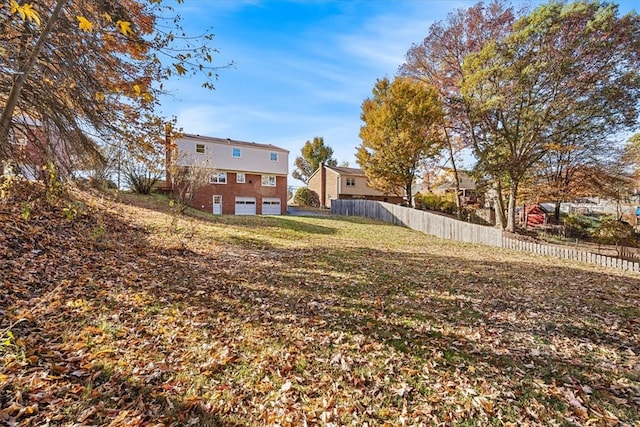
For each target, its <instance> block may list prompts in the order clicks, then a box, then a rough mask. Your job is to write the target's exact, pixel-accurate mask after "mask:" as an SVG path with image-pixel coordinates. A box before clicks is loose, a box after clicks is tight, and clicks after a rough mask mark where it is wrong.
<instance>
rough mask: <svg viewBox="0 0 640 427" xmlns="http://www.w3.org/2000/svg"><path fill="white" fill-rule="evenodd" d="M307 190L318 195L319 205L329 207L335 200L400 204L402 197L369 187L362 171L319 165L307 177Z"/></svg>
mask: <svg viewBox="0 0 640 427" xmlns="http://www.w3.org/2000/svg"><path fill="white" fill-rule="evenodd" d="M308 186H309V189H310V190H312V191H315V192H316V193H318V196H319V197H320V205H321V206H322V207H327V208H329V207H331V200H335V199H366V200H378V201H382V202H389V203H397V204H399V203H402V200H403V199H402V197H399V196H395V195H388V194H384V193H382V192H381V191H378V190H375V189H373V188H371V187H369V184H368V179H367V176H366V175H365V174H364V172H363V171H362V169H355V168H342V167H335V166H326V165H324V164H321V165H320V167H319V168H318V169H316V170H315V172H313V173H312V174H311V177H309V183H308Z"/></svg>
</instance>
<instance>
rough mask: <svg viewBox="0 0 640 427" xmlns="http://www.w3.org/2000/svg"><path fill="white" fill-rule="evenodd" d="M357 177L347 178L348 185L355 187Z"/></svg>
mask: <svg viewBox="0 0 640 427" xmlns="http://www.w3.org/2000/svg"><path fill="white" fill-rule="evenodd" d="M355 186H356V179H355V178H347V187H355Z"/></svg>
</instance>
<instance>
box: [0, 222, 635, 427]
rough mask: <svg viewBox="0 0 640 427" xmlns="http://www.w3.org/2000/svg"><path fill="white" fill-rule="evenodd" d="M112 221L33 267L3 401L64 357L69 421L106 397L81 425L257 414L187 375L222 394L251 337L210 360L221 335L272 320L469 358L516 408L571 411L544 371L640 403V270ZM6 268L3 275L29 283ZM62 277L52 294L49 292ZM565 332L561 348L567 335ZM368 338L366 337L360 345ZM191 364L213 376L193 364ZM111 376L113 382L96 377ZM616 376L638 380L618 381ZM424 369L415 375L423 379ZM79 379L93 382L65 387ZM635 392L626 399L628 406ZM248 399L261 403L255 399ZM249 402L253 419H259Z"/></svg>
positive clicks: (296, 228) (451, 363) (321, 346)
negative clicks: (191, 234) (187, 245)
mask: <svg viewBox="0 0 640 427" xmlns="http://www.w3.org/2000/svg"><path fill="white" fill-rule="evenodd" d="M343 220H344V221H345V222H349V223H355V224H371V223H374V222H373V221H371V220H368V219H361V218H346V219H343ZM226 221H227V220H226V219H223V220H220V221H218V222H224V223H228V224H236V225H238V224H240V225H241V224H243V221H246V220H244V219H230V220H228V221H229V222H226ZM252 221H255V219H253V220H252ZM258 221H259V224H260V226H267V227H280V228H285V229H288V230H293V232H294V236H295V233H299V234H300V238H308V237H310V236H312V235H314V234H321V235H332V234H334V233H336V229H335V228H334V227H329V226H324V225H318V224H317V223H315V222H314V223H306V222H304V221H298V220H295V219H289V218H276V217H267V218H262V219H259V220H258ZM106 222H107V223H108V224H110V225H111V227H110V230H116V232H115V234H114V235H113V236H112V238H111V239H109V240H108V241H107V242H101V243H100V251H99V254H98V255H96V253H94V252H92V247H91V245H92V243H91V242H90V241H85V242H83V243H82V244H86V245H88V247H84V248H83V250H79V249H78V248H77V245H78V240H77V239H78V237H77V235H75V234H74V235H73V237H74V238H75V239H76V240H75V241H72V240H69V241H65V240H64V239H65V237H68V236H65V235H60V236H57V237H56V238H57V239H60V242H58V243H56V244H59V245H61V246H60V247H59V248H56V252H55V253H51V254H46V253H45V254H44V255H43V256H46V259H44V260H43V262H42V263H41V265H34V267H33V270H32V271H31V272H30V273H29V274H31V275H33V277H34V278H33V280H34V281H37V280H41V281H42V289H41V290H40V291H39V294H38V295H23V294H20V295H18V294H16V295H15V296H14V297H12V298H11V300H12V301H14V302H15V303H16V306H15V307H8V308H7V312H14V311H15V312H17V311H18V310H21V309H24V308H25V306H31V307H35V306H34V305H35V304H41V305H40V306H39V308H38V310H37V314H38V316H37V317H36V318H35V320H34V321H33V322H23V323H21V324H20V325H19V326H18V327H16V328H15V334H16V336H20V337H21V338H22V339H23V343H25V344H24V350H25V352H26V353H25V357H26V359H25V360H26V362H24V364H23V365H20V364H18V365H16V364H15V363H13V362H12V363H13V364H9V365H5V368H4V369H5V372H7V374H10V375H12V376H11V380H12V381H13V382H10V383H8V385H7V386H5V388H3V389H2V391H3V393H4V394H5V396H9V397H8V398H7V399H6V401H2V406H3V407H5V406H6V407H8V406H9V405H10V404H11V403H12V402H17V397H16V396H18V394H19V395H20V400H21V401H23V402H26V403H28V404H38V403H40V402H39V401H38V399H40V397H38V396H41V395H42V388H41V387H44V386H41V385H38V382H37V381H34V382H33V384H31V385H29V384H28V383H26V382H24V383H19V378H18V377H17V376H14V373H15V372H22V373H24V374H25V375H31V374H35V373H37V372H40V373H44V377H45V378H46V377H47V375H48V374H47V373H48V372H50V371H51V369H52V367H55V366H60V365H61V364H63V363H65V364H68V365H69V367H68V368H65V371H64V373H62V374H60V375H58V378H55V377H53V378H50V379H47V384H48V385H47V387H52V386H53V387H56V388H57V389H58V390H60V391H59V392H57V393H60V394H56V395H55V396H56V397H58V398H59V399H62V400H63V401H64V402H65V404H66V406H67V409H66V412H65V413H62V412H60V409H59V408H58V409H56V408H53V407H52V408H51V409H50V411H51V412H53V413H54V414H56V415H60V416H62V419H61V421H65V422H77V420H78V417H79V416H80V415H81V414H82V413H83V410H84V409H85V408H87V406H86V403H87V402H94V403H96V405H98V406H97V407H98V408H99V409H98V410H97V411H96V413H95V414H93V415H90V416H88V417H87V419H86V420H85V421H87V422H89V421H92V422H99V421H100V420H101V419H103V418H104V419H106V418H107V417H115V416H118V415H119V414H122V413H124V412H125V411H129V415H128V416H131V417H139V419H140V420H143V421H157V420H162V421H163V422H165V423H172V422H173V423H189V422H190V421H191V420H195V419H196V418H197V419H198V421H197V423H199V424H196V425H212V426H240V425H250V424H251V422H250V421H249V420H243V418H242V416H243V415H242V414H240V413H237V412H236V413H234V412H233V411H235V410H236V409H230V408H228V409H222V406H223V404H222V403H220V402H221V401H222V400H223V399H219V400H217V401H213V403H212V404H213V406H211V407H206V406H204V403H203V400H206V398H200V399H193V400H192V399H190V398H189V396H190V393H196V392H201V390H200V389H198V388H195V385H193V384H192V385H193V387H194V390H191V389H189V387H190V386H191V385H189V384H190V383H194V382H196V381H205V382H206V384H205V385H201V386H199V387H200V388H201V389H207V387H214V388H215V390H218V391H219V392H220V393H223V392H224V391H225V390H226V389H225V387H229V383H232V382H233V381H234V378H236V377H237V376H238V375H240V374H239V373H238V372H237V371H239V370H240V369H241V367H240V366H239V365H240V361H239V360H242V358H243V357H245V356H244V355H243V354H242V353H241V352H240V350H238V352H239V353H240V354H239V355H237V356H235V358H230V359H228V360H226V359H224V361H225V362H224V363H222V361H221V360H219V359H214V362H215V363H213V365H212V362H211V361H210V360H208V359H207V357H213V356H211V353H213V352H214V350H216V351H218V350H219V349H217V348H215V347H211V348H210V347H208V346H210V345H213V344H216V343H218V344H216V345H218V346H219V347H224V345H223V344H220V343H221V342H223V341H224V342H236V341H233V340H237V338H238V337H239V336H240V335H241V333H242V331H243V328H254V329H258V328H261V329H262V330H266V331H268V333H266V334H265V335H264V345H265V346H268V345H278V346H279V347H282V348H285V349H286V348H294V347H296V345H298V344H297V343H296V341H295V340H296V338H295V337H293V336H292V335H291V334H290V333H291V331H292V329H293V328H297V329H301V330H302V331H304V333H305V334H306V335H309V336H310V337H313V336H319V335H325V336H331V337H334V336H336V335H337V336H341V334H345V335H346V338H344V339H345V340H352V341H353V342H356V341H358V340H361V341H366V342H368V343H374V344H379V345H381V346H383V347H385V348H391V349H393V350H394V351H396V352H398V353H399V354H401V355H402V357H404V358H406V359H407V360H412V361H415V367H416V368H417V371H418V372H419V370H420V369H421V367H422V366H423V365H425V364H427V363H431V362H437V363H438V364H439V367H438V369H441V370H442V372H445V373H446V375H443V376H445V377H447V376H448V377H455V376H460V375H463V372H464V375H469V376H471V377H472V378H476V376H474V374H472V373H470V372H471V368H470V367H472V368H473V369H480V368H487V370H488V371H487V372H483V373H482V378H483V379H484V378H489V379H490V381H496V382H499V383H500V384H501V385H500V387H505V391H506V392H510V393H512V395H513V396H514V397H512V398H509V399H507V398H503V400H502V402H501V403H502V404H505V405H509V404H512V403H513V401H516V402H519V405H520V406H521V407H524V406H526V405H527V403H528V400H527V399H538V400H542V402H543V403H545V404H547V405H548V406H549V407H553V406H557V407H558V409H557V410H558V411H559V413H562V411H563V410H565V409H566V404H564V403H562V402H558V401H557V397H555V396H551V395H542V394H541V393H539V392H534V390H535V385H534V384H533V382H534V380H536V379H539V380H542V381H543V382H544V383H545V384H546V385H547V386H549V387H551V385H555V384H559V385H560V384H566V383H572V382H575V383H576V384H577V385H580V384H587V385H588V386H589V387H590V388H591V389H593V390H596V391H600V390H604V391H606V392H607V393H608V394H606V395H605V394H603V395H602V396H599V399H600V400H599V402H600V403H601V404H603V405H605V404H606V405H607V407H608V408H609V410H616V411H617V414H618V416H619V417H620V418H621V419H626V420H633V419H634V418H635V419H637V417H638V416H640V410H639V408H638V405H637V401H636V400H634V399H636V396H635V395H634V393H636V391H634V390H636V389H634V388H633V387H637V385H638V382H639V381H640V378H639V376H638V375H639V374H638V371H637V370H635V368H634V366H635V365H625V362H626V361H629V362H633V361H636V360H637V359H636V358H635V356H633V355H637V354H640V342H639V340H640V325H639V324H638V322H637V315H638V311H637V309H636V308H634V307H637V306H638V302H639V301H640V295H639V289H640V280H638V279H633V278H628V277H621V276H617V275H614V274H607V273H599V272H594V271H587V270H582V269H579V268H575V269H573V268H564V267H563V268H561V267H555V266H546V267H545V268H541V264H537V263H532V262H527V261H511V262H498V261H489V260H484V259H482V256H481V253H482V251H484V250H486V248H480V247H477V248H474V250H477V251H478V259H477V260H470V259H468V258H464V257H462V256H460V257H457V256H452V255H446V256H445V255H439V254H436V253H432V252H422V251H417V250H416V252H415V253H407V252H394V251H391V250H379V249H376V248H374V247H340V248H335V249H332V248H313V249H278V255H279V256H278V257H277V258H274V257H273V254H272V252H273V250H274V248H273V246H272V245H270V244H268V242H266V240H264V239H261V238H259V237H242V236H238V237H232V238H231V239H230V240H229V245H230V246H233V247H234V249H237V251H238V252H239V253H240V256H233V257H232V256H230V255H226V254H222V255H214V254H206V253H205V254H203V253H195V252H192V251H190V250H177V249H176V250H172V249H164V248H159V247H156V246H154V245H153V244H152V243H151V242H150V241H149V240H148V236H147V235H146V234H144V233H143V232H142V231H141V230H137V229H134V228H132V227H129V226H128V225H127V224H122V223H120V222H119V220H118V219H117V218H116V217H112V218H109V219H108V220H107V221H106ZM320 222H322V220H321V221H320ZM252 223H254V224H255V222H252ZM63 232H64V230H63ZM124 243H126V245H123V244H124ZM267 252H269V253H268V254H267ZM29 253H30V252H29V251H25V254H26V255H28V254H29ZM44 261H46V262H44ZM3 265H4V264H3ZM3 273H8V271H7V272H3ZM12 274H13V275H4V277H11V278H12V280H19V277H18V276H17V275H16V274H15V273H12ZM7 280H9V279H7ZM56 286H61V288H56ZM54 288H56V289H58V290H57V291H56V292H55V294H54V295H49V296H48V295H46V294H45V292H46V291H47V290H52V289H54ZM38 298H41V300H40V301H38ZM56 301H57V303H56ZM189 322H191V323H189ZM191 324H192V325H197V327H194V328H195V329H194V330H193V336H183V335H182V334H181V333H180V332H181V331H184V330H185V328H187V326H185V325H191ZM247 325H251V326H247ZM5 326H6V325H5V324H4V323H2V324H0V327H3V328H4V327H5ZM92 328H93V329H92ZM110 340H111V341H110ZM225 340H226V341H225ZM335 341H336V339H333V340H328V341H326V342H319V343H317V344H314V345H315V347H314V348H315V350H316V352H317V353H318V354H317V355H316V356H318V357H319V358H320V360H322V358H325V359H330V358H331V355H332V353H335V352H337V351H338V350H339V345H338V344H335ZM237 342H240V343H242V341H237ZM27 344H28V346H27ZM227 345H228V344H227ZM235 345H238V346H239V348H240V349H242V351H244V352H246V353H247V354H248V355H247V356H246V357H247V360H248V361H247V362H246V363H247V366H243V367H242V369H254V368H255V369H256V370H257V369H258V368H257V367H255V366H253V365H252V364H254V362H253V361H252V359H251V353H250V352H251V351H253V352H256V351H259V350H256V349H255V348H250V347H248V346H247V347H242V345H246V344H235ZM254 345H255V343H254ZM310 345H311V344H310ZM561 345H565V346H566V348H564V349H560V348H558V347H559V346H561ZM103 346H104V347H103ZM198 347H204V348H205V349H206V351H205V352H204V355H201V354H200V353H197V352H196V351H195V350H194V348H198ZM354 348H355V347H354ZM554 348H555V349H556V350H554ZM340 351H345V350H340ZM378 351H380V350H378ZM101 352H103V353H104V354H109V355H110V358H111V359H112V360H113V361H114V362H113V363H114V368H113V369H114V370H116V369H119V370H121V371H122V372H123V373H121V374H118V375H114V374H108V375H107V374H105V371H104V366H103V365H100V364H98V363H97V362H95V361H92V360H87V359H88V358H90V357H94V358H95V360H103V359H101V358H100V357H99V356H98V355H100V354H101ZM359 352H361V350H358V349H357V348H356V349H354V350H353V355H354V357H356V355H358V353H359ZM325 353H326V354H325ZM214 354H216V353H214ZM327 354H328V355H329V357H327ZM30 356H35V357H36V359H34V360H35V361H33V362H31V361H30V360H31V359H29V357H30ZM320 356H322V357H320ZM360 356H361V357H365V356H363V355H362V354H360ZM387 356H388V354H387V353H384V357H387ZM372 357H373V356H372ZM136 358H137V359H136ZM200 358H202V359H200ZM373 359H374V360H375V359H377V356H376V357H373ZM14 362H15V361H14ZM611 362H614V363H611ZM21 363H22V362H21ZM270 363H271V364H272V365H275V366H273V369H282V370H283V371H284V370H285V369H286V366H285V364H284V362H281V361H279V360H275V359H274V360H272V361H270ZM279 363H283V365H282V366H278V364H279ZM310 363H311V364H310V366H308V367H307V368H305V369H308V370H310V371H313V372H315V373H318V374H320V375H322V374H327V373H329V374H333V370H332V369H333V368H331V367H330V366H327V365H330V363H329V362H322V361H315V362H314V361H313V360H312V362H310ZM371 363H372V364H373V363H376V362H375V361H372V362H371ZM183 365H186V367H185V366H183ZM202 366H207V367H208V368H206V370H205V368H203V367H202ZM211 366H213V367H211ZM7 367H10V369H9V368H7ZM11 367H12V368H11ZM191 368H193V369H195V370H196V371H197V372H196V374H197V375H198V378H200V377H203V378H202V379H197V378H195V377H193V376H192V375H193V372H191V371H189V369H191ZM11 369H16V370H17V371H15V372H12V371H11ZM2 372H3V371H1V370H0V374H2ZM74 372H76V375H74V374H73V373H74ZM157 372H160V374H157ZM203 372H204V373H203ZM207 372H208V373H207ZM158 375H159V376H158ZM256 375H257V374H256ZM478 375H480V374H478ZM50 376H51V375H50ZM262 376H264V375H261V376H260V377H259V378H257V379H258V380H261V379H262ZM7 378H9V377H7ZM89 378H91V379H92V380H89ZM99 378H102V383H99V384H96V381H95V380H96V379H99ZM179 378H182V379H181V380H179ZM492 378H494V380H492ZM622 378H626V379H627V381H629V382H630V383H631V386H629V387H622V386H620V385H619V380H621V379H622ZM476 380H477V381H480V380H481V378H476ZM412 381H415V382H416V383H415V388H416V389H417V390H418V389H419V387H418V386H419V384H418V381H420V380H419V379H416V378H413V379H412ZM40 382H42V381H40ZM74 385H76V386H78V387H79V389H78V390H82V392H80V391H78V392H75V393H74V392H71V391H70V390H74V388H73V387H74ZM106 385H108V388H106ZM421 385H422V386H424V387H426V388H428V387H430V385H429V384H421ZM96 387H102V388H103V389H104V390H98V391H96ZM496 387H498V385H496ZM243 390H244V389H243ZM428 391H429V390H427V391H425V392H424V393H427V392H428ZM83 393H84V394H83ZM243 393H244V394H243V395H241V396H239V397H237V398H238V399H239V400H238V402H236V405H237V406H241V404H242V403H243V402H244V404H245V405H248V404H249V401H250V400H251V397H252V396H253V395H252V394H251V393H254V392H253V391H250V390H248V389H247V390H244V391H243ZM420 393H421V392H416V395H415V397H412V398H408V399H405V400H404V401H402V400H399V401H398V402H397V403H389V405H392V404H394V405H396V404H397V406H398V408H401V406H402V405H407V404H408V405H411V404H412V403H413V402H414V400H412V399H420V398H422V397H425V396H422V395H421V394H420ZM452 393H453V392H452ZM594 395H595V393H594ZM623 400H624V401H625V402H626V403H625V405H624V407H623V405H622V404H620V403H619V402H622V401H623ZM510 402H511V403H510ZM100 403H101V406H100ZM40 404H41V405H42V408H43V409H42V413H46V411H45V409H44V405H43V403H40ZM217 405H218V406H217ZM249 410H253V411H257V412H259V411H260V409H259V407H258V406H255V407H252V408H251V409H249ZM9 415H10V416H12V414H9ZM23 416H24V414H23ZM34 416H38V415H34ZM252 416H253V417H254V418H252V420H253V421H255V419H256V417H257V418H259V417H260V415H256V414H255V413H254V414H253V415H252ZM101 417H103V418H101ZM25 419H26V418H25ZM43 420H44V418H43ZM194 423H195V422H194Z"/></svg>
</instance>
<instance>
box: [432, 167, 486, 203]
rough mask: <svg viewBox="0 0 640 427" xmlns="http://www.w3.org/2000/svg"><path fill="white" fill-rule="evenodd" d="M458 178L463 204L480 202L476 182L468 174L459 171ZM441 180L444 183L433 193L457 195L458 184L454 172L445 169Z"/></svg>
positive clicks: (434, 189) (441, 174)
mask: <svg viewBox="0 0 640 427" xmlns="http://www.w3.org/2000/svg"><path fill="white" fill-rule="evenodd" d="M458 178H459V179H460V188H459V190H460V195H461V196H462V199H461V200H462V203H463V204H465V205H472V204H475V203H477V202H478V193H477V186H476V181H475V180H474V179H473V178H472V177H471V176H470V175H469V174H468V173H466V172H464V171H458ZM440 179H442V180H443V182H442V183H440V184H439V185H437V186H436V187H435V188H433V189H431V191H433V193H435V194H440V195H444V194H447V193H455V191H456V183H455V176H454V174H453V170H451V169H443V170H442V172H441V173H440Z"/></svg>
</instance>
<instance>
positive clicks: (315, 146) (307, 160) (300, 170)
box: [291, 136, 337, 184]
mask: <svg viewBox="0 0 640 427" xmlns="http://www.w3.org/2000/svg"><path fill="white" fill-rule="evenodd" d="M301 152H302V155H300V156H298V157H296V159H295V160H294V162H293V164H294V166H295V167H296V168H295V169H294V170H293V172H292V173H291V176H293V177H294V178H295V179H298V180H300V181H302V182H304V183H305V184H308V183H309V178H310V177H311V175H312V174H313V172H315V171H316V169H318V168H319V167H320V164H321V163H324V164H325V165H327V166H336V164H337V161H336V160H335V159H334V158H333V149H332V148H331V147H329V146H327V145H325V143H324V138H322V137H321V136H316V137H314V138H313V141H307V142H305V143H304V146H303V147H302V150H301Z"/></svg>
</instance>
